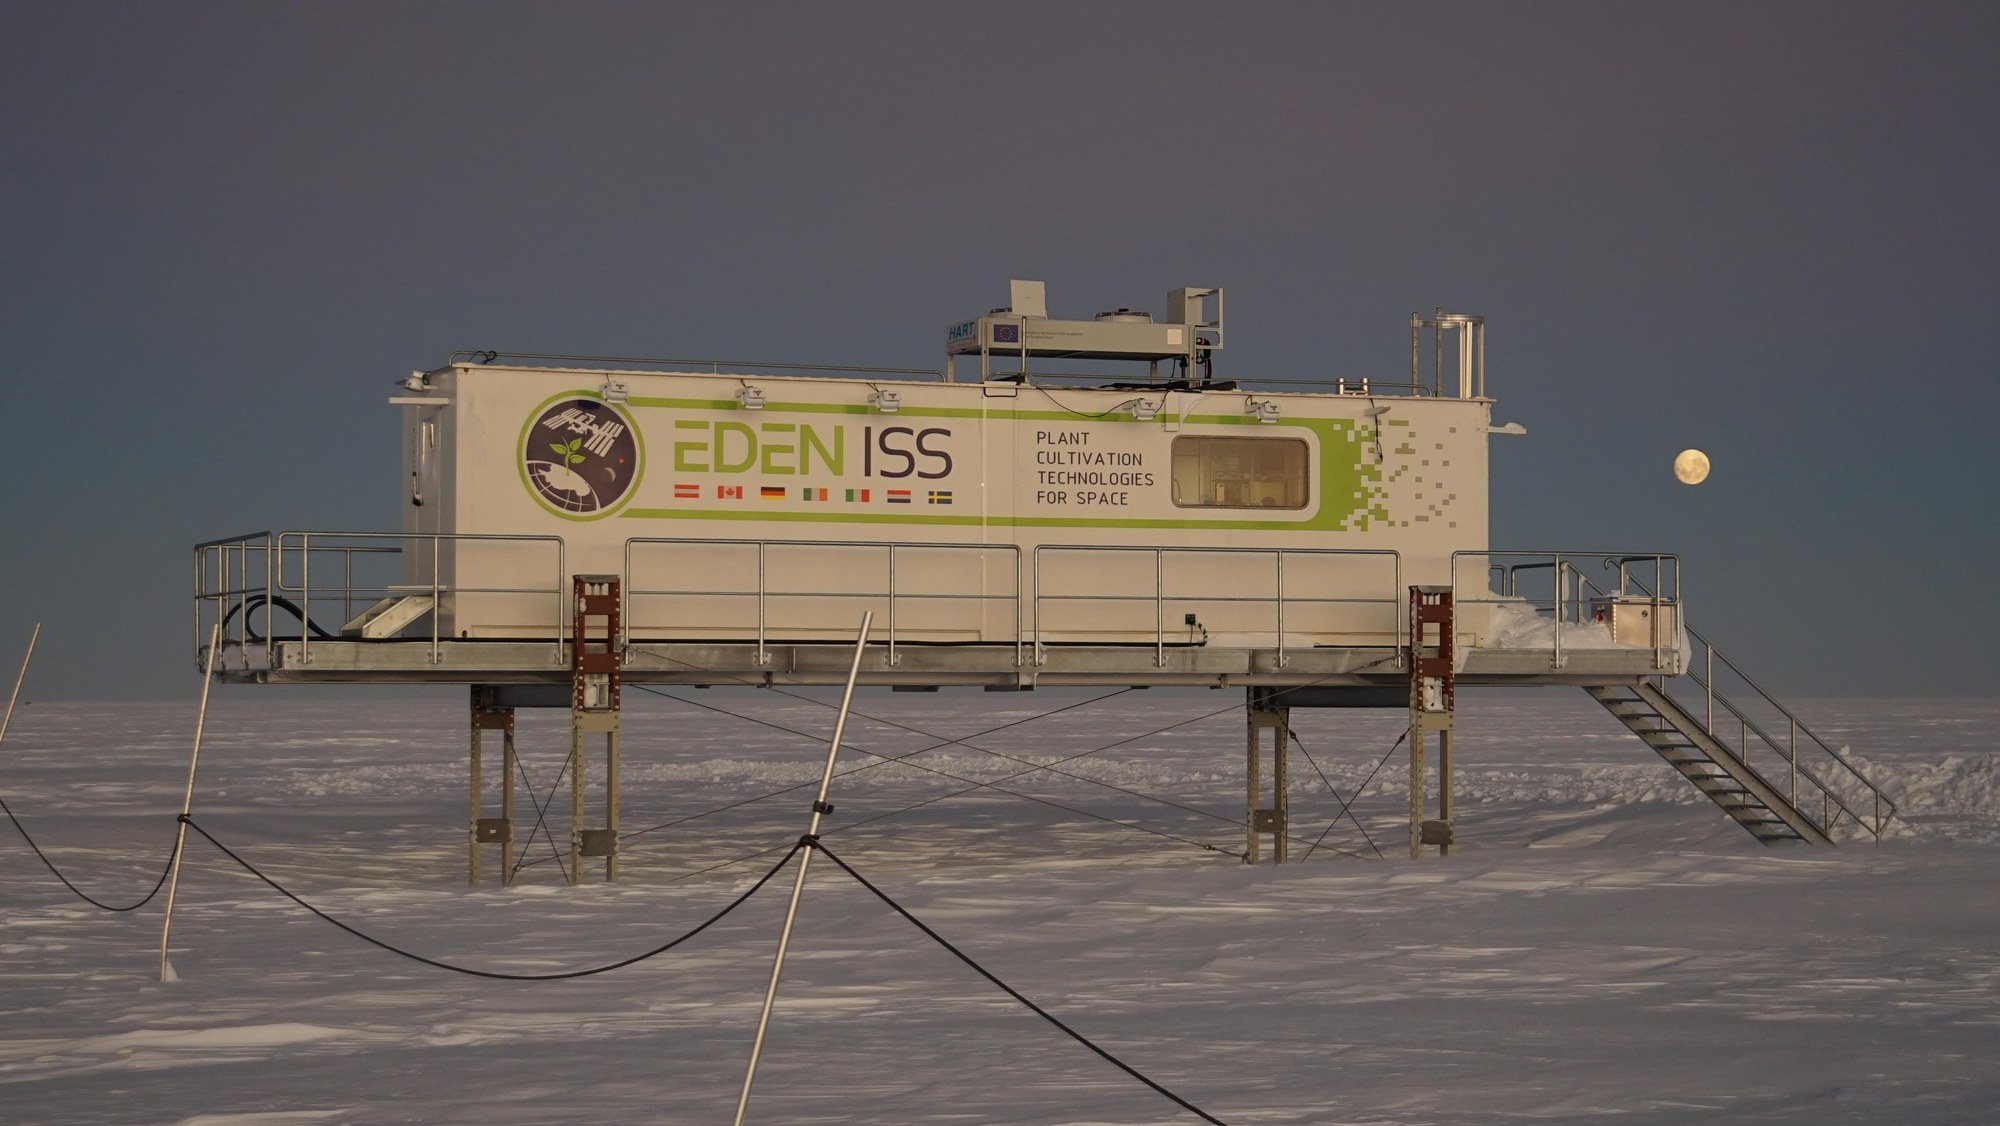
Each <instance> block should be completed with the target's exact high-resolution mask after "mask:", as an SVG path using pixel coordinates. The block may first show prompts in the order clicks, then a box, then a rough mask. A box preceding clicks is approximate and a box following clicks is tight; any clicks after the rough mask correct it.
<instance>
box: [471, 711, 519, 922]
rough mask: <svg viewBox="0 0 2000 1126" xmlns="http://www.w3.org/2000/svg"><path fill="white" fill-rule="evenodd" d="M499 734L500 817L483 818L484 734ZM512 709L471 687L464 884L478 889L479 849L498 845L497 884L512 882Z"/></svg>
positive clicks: (513, 774) (515, 771)
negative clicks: (470, 768) (469, 794)
mask: <svg viewBox="0 0 2000 1126" xmlns="http://www.w3.org/2000/svg"><path fill="white" fill-rule="evenodd" d="M488 731H498V732H500V816H498V817H487V816H485V815H484V814H485V808H484V806H485V798H484V795H483V794H482V792H481V791H482V789H483V787H484V782H485V773H486V772H485V768H484V764H483V761H482V759H483V755H482V752H483V751H484V749H485V748H484V743H485V734H486V732H488ZM516 773H517V769H516V767H515V765H514V709H513V708H510V707H501V706H499V705H497V704H495V703H494V701H493V694H492V689H490V688H487V687H485V686H482V685H476V684H475V685H473V687H472V793H471V800H470V802H469V804H468V806H467V818H468V820H467V825H466V831H467V840H466V868H465V878H466V883H468V884H470V885H472V886H474V887H477V886H479V846H480V845H487V844H491V845H499V846H500V882H501V883H502V884H511V883H513V882H514V865H513V863H512V862H511V861H510V859H509V853H508V846H509V845H511V844H512V843H513V841H514V777H515V775H516Z"/></svg>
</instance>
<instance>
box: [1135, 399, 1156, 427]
mask: <svg viewBox="0 0 2000 1126" xmlns="http://www.w3.org/2000/svg"><path fill="white" fill-rule="evenodd" d="M1160 402H1161V401H1160V400H1159V399H1134V400H1132V417H1133V418H1136V419H1138V420H1139V421H1140V422H1151V421H1152V420H1153V416H1154V415H1157V414H1159V413H1160Z"/></svg>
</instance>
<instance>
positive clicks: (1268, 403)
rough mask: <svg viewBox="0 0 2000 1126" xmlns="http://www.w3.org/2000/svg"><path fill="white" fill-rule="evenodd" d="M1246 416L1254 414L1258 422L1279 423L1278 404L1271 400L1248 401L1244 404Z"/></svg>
mask: <svg viewBox="0 0 2000 1126" xmlns="http://www.w3.org/2000/svg"><path fill="white" fill-rule="evenodd" d="M1243 411H1244V413H1245V414H1254V415H1256V416H1257V421H1258V422H1276V421H1278V404H1277V403H1276V402H1275V401H1273V400H1271V399H1246V400H1244V402H1243Z"/></svg>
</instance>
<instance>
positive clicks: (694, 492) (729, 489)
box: [674, 484, 951, 504]
mask: <svg viewBox="0 0 2000 1126" xmlns="http://www.w3.org/2000/svg"><path fill="white" fill-rule="evenodd" d="M743 490H744V486H742V485H717V486H715V499H716V500H742V499H743V497H744V493H743ZM882 492H883V497H882V499H883V500H884V501H886V502H888V503H889V504H915V503H916V499H917V496H918V495H919V494H918V493H916V492H915V491H914V490H911V489H885V490H882ZM874 493H875V490H873V489H822V488H816V487H812V486H802V487H801V488H800V489H799V492H798V499H799V500H812V501H842V500H844V501H845V503H847V504H868V503H870V501H871V500H872V499H873V496H874ZM750 495H751V496H754V497H756V498H757V499H759V500H789V499H791V497H792V490H790V489H788V488H786V487H784V486H782V485H765V486H763V487H761V488H758V489H757V490H755V491H754V492H752V493H751V494H750ZM921 495H922V497H923V501H924V503H925V504H950V503H951V490H950V489H930V490H927V491H925V492H923V493H922V494H921ZM674 499H675V500H700V499H701V486H700V485H695V484H677V485H675V486H674Z"/></svg>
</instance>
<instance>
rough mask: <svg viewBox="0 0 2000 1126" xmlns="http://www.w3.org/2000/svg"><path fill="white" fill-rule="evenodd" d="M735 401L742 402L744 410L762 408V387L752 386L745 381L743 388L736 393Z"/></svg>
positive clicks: (758, 409)
mask: <svg viewBox="0 0 2000 1126" xmlns="http://www.w3.org/2000/svg"><path fill="white" fill-rule="evenodd" d="M736 401H737V402H739V403H742V404H743V409H744V410H746V411H760V410H763V409H764V389H763V388H761V387H752V386H750V385H749V384H748V383H745V384H744V385H743V390H741V391H738V392H737V393H736Z"/></svg>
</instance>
